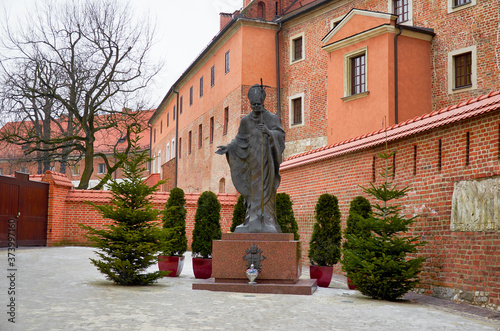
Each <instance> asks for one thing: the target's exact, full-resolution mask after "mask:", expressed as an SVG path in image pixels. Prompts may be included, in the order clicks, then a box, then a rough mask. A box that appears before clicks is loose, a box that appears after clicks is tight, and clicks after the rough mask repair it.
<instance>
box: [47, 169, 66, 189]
mask: <svg viewBox="0 0 500 331" xmlns="http://www.w3.org/2000/svg"><path fill="white" fill-rule="evenodd" d="M50 179H52V180H53V181H54V184H55V185H57V186H62V187H69V188H72V187H73V183H71V181H70V180H69V179H68V177H66V175H65V174H61V173H59V172H55V171H50V170H47V171H45V176H44V177H43V180H44V181H50Z"/></svg>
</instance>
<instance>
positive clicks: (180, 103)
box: [179, 96, 183, 114]
mask: <svg viewBox="0 0 500 331" xmlns="http://www.w3.org/2000/svg"><path fill="white" fill-rule="evenodd" d="M182 99H183V98H182V96H181V98H180V100H179V113H180V114H182Z"/></svg>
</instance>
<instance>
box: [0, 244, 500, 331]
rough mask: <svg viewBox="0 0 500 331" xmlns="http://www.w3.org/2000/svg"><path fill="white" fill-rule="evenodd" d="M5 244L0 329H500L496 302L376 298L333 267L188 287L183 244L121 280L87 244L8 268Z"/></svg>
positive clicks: (28, 257)
mask: <svg viewBox="0 0 500 331" xmlns="http://www.w3.org/2000/svg"><path fill="white" fill-rule="evenodd" d="M7 254H8V252H7V250H6V249H2V250H0V266H1V268H2V270H3V275H2V281H1V282H0V305H1V307H3V308H2V310H3V312H2V314H1V315H0V316H2V317H1V319H0V330H44V331H45V330H419V331H420V330H453V331H455V330H467V331H472V330H473V331H477V330H500V318H499V315H500V313H499V312H493V311H489V310H485V309H480V308H476V307H471V306H469V305H464V304H456V303H452V302H449V301H444V300H439V299H436V298H431V297H428V296H423V295H417V294H411V295H409V296H407V297H406V299H407V300H405V301H403V302H396V303H394V302H386V301H377V300H373V299H370V298H367V297H365V296H363V295H361V294H360V293H359V292H358V291H351V290H348V289H347V287H346V286H345V278H343V277H341V276H335V277H334V279H333V281H332V283H331V284H330V287H329V288H319V289H318V291H316V292H315V293H314V294H313V295H276V294H245V293H224V292H210V291H199V290H192V289H191V286H192V284H193V282H196V281H197V280H196V279H195V278H194V276H193V272H192V267H191V259H190V256H189V254H188V256H187V257H186V261H185V265H184V270H183V272H182V274H181V276H180V277H178V278H163V279H161V280H159V281H158V283H157V284H155V285H153V286H148V287H122V286H117V285H113V284H112V283H111V282H109V281H107V280H106V279H105V278H104V276H103V275H102V274H100V273H99V272H98V271H97V269H96V268H95V267H94V266H93V265H92V264H90V261H89V257H94V256H95V254H94V253H93V249H92V248H88V247H43V248H19V249H16V252H15V265H14V267H15V268H14V269H15V271H9V270H8V269H12V268H10V267H9V265H8V260H7V259H8V256H7ZM155 269H156V268H155ZM12 274H14V275H12ZM13 276H14V277H13ZM9 277H10V278H9ZM302 277H306V278H308V275H307V272H306V270H304V275H303V276H302ZM9 287H10V288H11V290H10V291H13V290H14V291H15V294H13V293H9V292H10V291H9ZM12 299H14V303H15V307H14V311H13V312H14V315H15V319H14V320H15V323H11V322H9V320H8V319H9V318H12V316H11V315H9V311H10V310H11V307H8V305H9V304H10V305H11V306H12V304H11V303H10V302H11V301H10V300H12Z"/></svg>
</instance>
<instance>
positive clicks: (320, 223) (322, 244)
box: [308, 193, 342, 266]
mask: <svg viewBox="0 0 500 331" xmlns="http://www.w3.org/2000/svg"><path fill="white" fill-rule="evenodd" d="M315 218H316V223H315V224H314V227H313V233H312V236H311V241H310V242H309V255H308V256H309V260H310V262H311V264H312V265H318V266H333V265H334V264H336V263H337V262H338V261H339V259H340V242H341V239H342V234H341V228H340V209H339V203H338V200H337V197H335V196H334V195H331V194H328V193H324V194H322V195H321V196H320V197H319V199H318V202H317V203H316V208H315Z"/></svg>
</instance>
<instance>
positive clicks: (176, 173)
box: [173, 86, 179, 187]
mask: <svg viewBox="0 0 500 331" xmlns="http://www.w3.org/2000/svg"><path fill="white" fill-rule="evenodd" d="M173 92H174V93H175V95H176V97H177V106H175V146H174V148H175V175H174V187H177V177H178V169H179V152H178V151H179V146H178V145H179V92H177V91H176V90H175V86H174V89H173Z"/></svg>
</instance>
